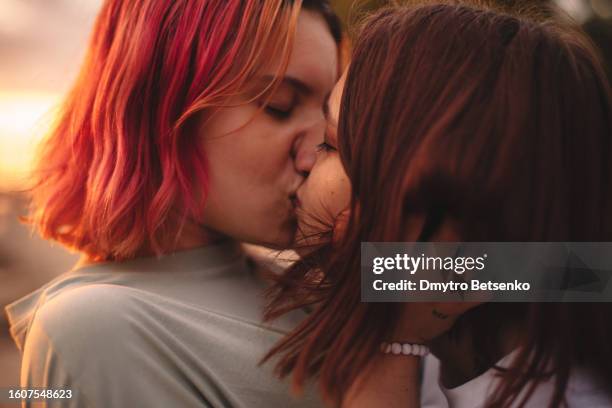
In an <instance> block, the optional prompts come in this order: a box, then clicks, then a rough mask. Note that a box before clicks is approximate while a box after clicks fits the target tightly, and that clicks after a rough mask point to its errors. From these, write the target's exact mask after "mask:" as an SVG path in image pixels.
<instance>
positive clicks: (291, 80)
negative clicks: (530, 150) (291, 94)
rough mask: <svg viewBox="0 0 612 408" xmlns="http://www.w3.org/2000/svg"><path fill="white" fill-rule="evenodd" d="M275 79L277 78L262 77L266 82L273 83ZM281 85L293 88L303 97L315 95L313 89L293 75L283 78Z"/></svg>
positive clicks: (270, 76) (271, 76)
mask: <svg viewBox="0 0 612 408" xmlns="http://www.w3.org/2000/svg"><path fill="white" fill-rule="evenodd" d="M274 78H275V77H274V76H273V75H264V76H262V80H264V81H273V80H274ZM281 83H284V84H288V85H290V86H292V87H293V88H294V89H295V90H297V91H298V92H299V93H301V94H303V95H310V94H312V93H313V89H312V88H311V87H310V86H309V85H308V84H307V83H305V82H304V81H302V80H300V79H298V78H296V77H293V76H291V75H285V76H284V77H283V78H282V80H281Z"/></svg>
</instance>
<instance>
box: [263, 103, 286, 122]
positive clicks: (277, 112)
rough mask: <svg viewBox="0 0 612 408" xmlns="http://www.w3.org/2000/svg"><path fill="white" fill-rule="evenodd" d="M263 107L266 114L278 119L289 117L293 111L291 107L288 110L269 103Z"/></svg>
mask: <svg viewBox="0 0 612 408" xmlns="http://www.w3.org/2000/svg"><path fill="white" fill-rule="evenodd" d="M264 109H265V111H266V113H267V114H268V115H270V116H272V117H274V118H275V119H278V120H286V119H289V117H290V116H291V113H292V112H293V108H290V109H288V110H283V109H278V108H275V107H273V106H270V105H267V106H266V107H265V108H264Z"/></svg>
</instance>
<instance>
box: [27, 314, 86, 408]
mask: <svg viewBox="0 0 612 408" xmlns="http://www.w3.org/2000/svg"><path fill="white" fill-rule="evenodd" d="M20 385H21V387H22V388H26V389H32V388H43V389H46V390H48V391H51V392H53V391H56V390H57V391H59V392H58V393H57V396H58V397H62V398H55V399H53V398H50V399H38V400H32V401H29V400H26V401H23V402H22V407H23V408H26V407H27V408H30V407H32V408H34V407H36V408H38V407H40V408H56V407H57V408H59V407H62V408H77V407H90V406H92V405H90V404H89V403H87V401H86V397H85V396H84V395H83V393H81V392H80V390H78V389H77V384H75V383H73V381H72V378H71V376H70V375H69V373H68V372H67V371H66V369H65V367H63V364H62V361H61V358H60V357H59V356H58V354H57V352H56V350H55V348H54V346H53V344H52V342H51V341H50V339H49V336H48V335H47V333H46V332H45V331H44V330H43V328H42V325H41V324H40V323H39V322H36V321H34V324H32V326H31V327H30V330H29V331H28V337H27V340H26V343H25V347H24V350H23V359H22V364H21V380H20ZM51 396H53V394H51Z"/></svg>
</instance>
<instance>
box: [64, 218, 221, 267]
mask: <svg viewBox="0 0 612 408" xmlns="http://www.w3.org/2000/svg"><path fill="white" fill-rule="evenodd" d="M229 240H231V238H230V237H228V236H226V235H223V234H221V233H218V232H216V231H213V230H211V229H209V228H206V227H204V226H202V225H199V224H196V223H193V222H189V221H186V222H185V225H184V226H183V227H182V228H181V230H180V233H179V236H178V237H177V239H176V241H175V242H174V243H173V244H172V245H169V246H168V248H162V251H161V253H162V254H169V253H174V252H181V251H188V250H190V249H195V248H201V247H205V246H209V245H215V244H219V243H221V242H224V241H229ZM155 255H158V254H157V253H156V252H155V251H153V250H152V249H151V248H148V247H147V248H142V249H141V250H140V251H138V252H137V253H136V255H135V256H134V258H144V257H151V256H155ZM102 262H108V260H99V259H98V258H96V257H92V256H90V255H88V254H84V255H83V256H82V257H81V259H79V261H78V263H77V265H76V266H77V267H81V266H86V265H92V264H97V263H102Z"/></svg>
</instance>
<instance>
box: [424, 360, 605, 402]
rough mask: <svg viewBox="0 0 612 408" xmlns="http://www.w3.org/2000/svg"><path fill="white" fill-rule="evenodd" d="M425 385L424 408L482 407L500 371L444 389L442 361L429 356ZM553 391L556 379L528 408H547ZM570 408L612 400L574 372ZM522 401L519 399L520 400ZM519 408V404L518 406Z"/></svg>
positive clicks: (581, 373) (541, 388) (506, 362)
mask: <svg viewBox="0 0 612 408" xmlns="http://www.w3.org/2000/svg"><path fill="white" fill-rule="evenodd" d="M515 356H516V353H515V352H513V353H510V354H508V355H507V356H505V357H504V358H502V359H501V360H500V361H499V362H498V363H497V365H498V366H499V367H509V366H510V364H511V363H512V360H513V358H514V357H515ZM424 363H425V364H424V372H423V385H422V390H421V406H422V408H446V407H448V408H480V407H484V406H485V403H486V401H487V399H488V396H489V395H491V393H492V392H493V391H494V390H495V387H496V386H497V384H498V383H499V382H498V381H499V378H498V377H497V373H498V371H497V370H496V369H495V368H491V369H489V370H488V371H486V372H484V373H483V374H481V375H480V376H478V377H476V378H473V379H472V380H470V381H468V382H466V383H464V384H462V385H460V386H458V387H455V388H451V389H448V388H445V387H444V386H442V385H441V384H440V383H439V377H440V361H439V360H438V359H437V358H436V357H434V356H432V355H428V356H427V357H425V359H424ZM553 391H554V379H550V380H549V381H547V382H544V383H542V384H541V385H539V386H538V388H536V390H535V391H534V392H533V394H532V395H531V397H530V399H529V400H528V401H527V403H526V404H525V408H545V407H548V405H549V403H550V400H551V398H552V395H553ZM565 397H566V401H567V404H568V405H567V406H568V407H569V408H608V407H612V397H611V396H610V395H607V394H606V392H605V391H604V390H602V389H601V388H598V387H597V386H596V385H595V381H593V379H592V377H591V376H590V375H589V374H588V373H586V372H584V371H583V370H578V369H574V370H573V371H572V374H571V376H570V380H569V383H568V386H567V389H566V392H565ZM520 400H521V398H520V397H519V399H518V401H520ZM517 406H518V404H517Z"/></svg>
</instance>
